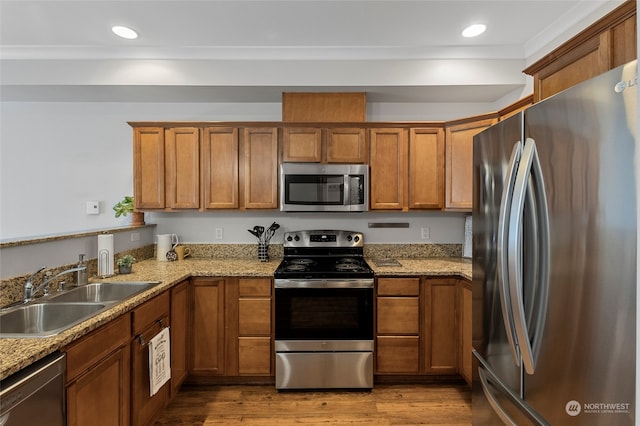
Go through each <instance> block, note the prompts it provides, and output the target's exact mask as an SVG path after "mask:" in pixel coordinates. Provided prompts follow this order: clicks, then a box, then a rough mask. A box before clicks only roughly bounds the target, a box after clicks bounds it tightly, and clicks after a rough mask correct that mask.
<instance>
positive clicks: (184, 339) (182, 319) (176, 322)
mask: <svg viewBox="0 0 640 426" xmlns="http://www.w3.org/2000/svg"><path fill="white" fill-rule="evenodd" d="M190 284H191V282H190V280H185V281H183V282H181V283H180V284H178V285H177V286H175V287H173V288H172V289H171V398H173V397H174V396H175V395H176V394H177V393H178V390H179V389H180V385H182V383H183V382H184V381H185V379H186V378H187V376H188V374H189V365H188V359H187V352H188V351H187V348H188V346H189V312H190V311H191V309H190V307H191V298H190V297H189V296H190Z"/></svg>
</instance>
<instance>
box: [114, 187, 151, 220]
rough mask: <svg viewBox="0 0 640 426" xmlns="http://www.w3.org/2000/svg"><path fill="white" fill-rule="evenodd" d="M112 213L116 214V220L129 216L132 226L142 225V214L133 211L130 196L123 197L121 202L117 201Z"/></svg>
mask: <svg viewBox="0 0 640 426" xmlns="http://www.w3.org/2000/svg"><path fill="white" fill-rule="evenodd" d="M113 211H114V212H115V213H116V218H119V217H120V216H127V215H128V214H130V215H131V225H133V226H138V225H144V213H143V212H137V211H135V207H134V203H133V197H132V196H130V195H125V197H124V198H123V199H122V200H121V201H118V202H117V203H116V204H115V205H114V206H113Z"/></svg>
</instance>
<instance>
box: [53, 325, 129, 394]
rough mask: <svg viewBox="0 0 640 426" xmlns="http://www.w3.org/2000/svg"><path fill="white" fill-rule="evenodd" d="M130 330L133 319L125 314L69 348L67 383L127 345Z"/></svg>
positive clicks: (67, 348)
mask: <svg viewBox="0 0 640 426" xmlns="http://www.w3.org/2000/svg"><path fill="white" fill-rule="evenodd" d="M130 330H131V317H130V316H129V314H124V315H122V316H120V317H119V318H116V319H114V320H113V321H111V322H109V323H107V324H105V325H103V326H102V327H100V328H98V329H97V330H95V331H93V332H91V333H90V334H88V335H86V336H84V337H83V338H81V339H80V340H78V341H75V342H73V343H71V344H70V345H69V346H67V347H66V348H65V352H66V353H67V383H69V382H71V381H72V380H73V379H75V378H76V377H77V376H78V375H79V374H80V373H82V372H84V371H85V370H86V369H88V368H89V367H91V366H92V365H94V364H95V363H97V362H98V361H100V360H101V359H103V358H104V357H106V356H107V355H109V354H110V353H111V352H113V351H114V350H116V349H117V348H118V347H120V346H122V345H125V344H127V343H128V342H129V339H130V336H131V334H130Z"/></svg>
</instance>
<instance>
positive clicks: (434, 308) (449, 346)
mask: <svg viewBox="0 0 640 426" xmlns="http://www.w3.org/2000/svg"><path fill="white" fill-rule="evenodd" d="M424 288H425V291H426V297H425V309H424V312H425V314H424V320H425V333H424V336H425V351H426V353H425V371H426V372H427V373H432V374H456V373H457V372H458V280H457V279H455V278H429V279H427V280H425V287H424Z"/></svg>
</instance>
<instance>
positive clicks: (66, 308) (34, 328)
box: [0, 301, 107, 337]
mask: <svg viewBox="0 0 640 426" xmlns="http://www.w3.org/2000/svg"><path fill="white" fill-rule="evenodd" d="M106 307H107V305H106V304H104V303H55V302H53V301H51V302H43V303H34V304H28V305H23V306H18V307H15V308H11V309H9V310H7V311H5V312H2V313H0V337H48V336H53V335H55V334H58V333H60V332H61V331H63V330H66V329H68V328H71V327H73V326H74V325H76V324H79V323H81V322H82V321H84V320H85V319H87V318H90V317H91V316H93V315H95V314H96V313H98V312H99V311H101V310H103V309H105V308H106Z"/></svg>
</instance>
